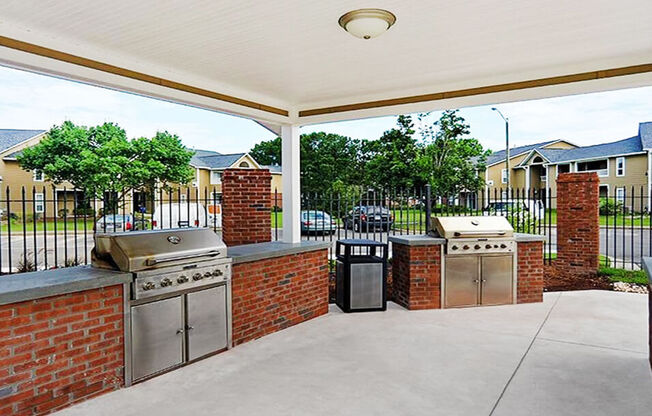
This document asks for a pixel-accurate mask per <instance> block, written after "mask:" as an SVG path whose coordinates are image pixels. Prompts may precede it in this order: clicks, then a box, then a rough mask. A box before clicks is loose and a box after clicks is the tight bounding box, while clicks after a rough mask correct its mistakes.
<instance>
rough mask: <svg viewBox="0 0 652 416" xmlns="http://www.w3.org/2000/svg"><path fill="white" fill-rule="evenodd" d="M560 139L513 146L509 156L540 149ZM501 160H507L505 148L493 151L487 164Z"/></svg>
mask: <svg viewBox="0 0 652 416" xmlns="http://www.w3.org/2000/svg"><path fill="white" fill-rule="evenodd" d="M556 141H558V140H549V141H547V142H541V143H534V144H528V145H526V146H519V147H513V148H511V149H509V156H510V159H511V158H512V157H514V156H516V155H520V154H522V153H527V152H530V151H532V150H533V149H538V148H540V147H543V146H545V145H548V144H551V143H554V142H556ZM501 160H505V151H504V150H499V151H497V152H493V153H491V154H490V155H489V156H487V162H486V164H487V166H489V165H493V164H494V163H498V162H500V161H501Z"/></svg>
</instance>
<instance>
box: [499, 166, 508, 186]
mask: <svg viewBox="0 0 652 416" xmlns="http://www.w3.org/2000/svg"><path fill="white" fill-rule="evenodd" d="M500 181H501V182H502V183H507V169H503V170H501V171H500Z"/></svg>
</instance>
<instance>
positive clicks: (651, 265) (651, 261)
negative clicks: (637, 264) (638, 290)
mask: <svg viewBox="0 0 652 416" xmlns="http://www.w3.org/2000/svg"><path fill="white" fill-rule="evenodd" d="M643 269H644V270H645V271H646V272H647V284H648V285H652V257H643Z"/></svg>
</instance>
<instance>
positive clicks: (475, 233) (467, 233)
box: [454, 231, 507, 237]
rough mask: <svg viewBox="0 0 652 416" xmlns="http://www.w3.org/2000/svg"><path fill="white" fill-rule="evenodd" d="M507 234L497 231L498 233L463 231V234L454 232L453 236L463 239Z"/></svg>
mask: <svg viewBox="0 0 652 416" xmlns="http://www.w3.org/2000/svg"><path fill="white" fill-rule="evenodd" d="M505 234H507V232H506V231H498V232H493V231H464V232H459V231H455V233H454V235H455V237H464V236H465V235H476V236H477V235H505Z"/></svg>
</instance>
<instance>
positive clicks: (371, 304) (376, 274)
mask: <svg viewBox="0 0 652 416" xmlns="http://www.w3.org/2000/svg"><path fill="white" fill-rule="evenodd" d="M350 267H351V292H350V295H351V309H367V308H381V307H382V306H383V264H382V263H360V264H355V263H354V264H351V266H350Z"/></svg>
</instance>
